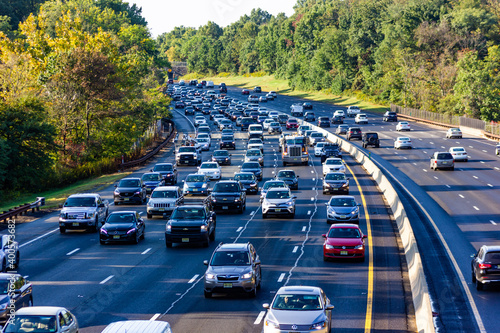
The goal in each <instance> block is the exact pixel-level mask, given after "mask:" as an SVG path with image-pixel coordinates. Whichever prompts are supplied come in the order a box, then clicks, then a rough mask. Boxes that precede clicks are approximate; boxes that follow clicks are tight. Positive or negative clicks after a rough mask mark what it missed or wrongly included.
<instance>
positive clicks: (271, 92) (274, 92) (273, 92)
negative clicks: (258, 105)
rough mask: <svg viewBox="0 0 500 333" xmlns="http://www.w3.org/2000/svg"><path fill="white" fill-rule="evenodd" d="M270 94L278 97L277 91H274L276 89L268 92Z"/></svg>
mask: <svg viewBox="0 0 500 333" xmlns="http://www.w3.org/2000/svg"><path fill="white" fill-rule="evenodd" d="M268 95H271V96H273V98H276V97H278V93H277V92H276V91H274V90H271V91H270V92H268Z"/></svg>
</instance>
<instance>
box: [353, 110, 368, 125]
mask: <svg viewBox="0 0 500 333" xmlns="http://www.w3.org/2000/svg"><path fill="white" fill-rule="evenodd" d="M354 122H355V123H356V124H368V117H367V116H366V114H364V113H358V114H357V115H356V118H354Z"/></svg>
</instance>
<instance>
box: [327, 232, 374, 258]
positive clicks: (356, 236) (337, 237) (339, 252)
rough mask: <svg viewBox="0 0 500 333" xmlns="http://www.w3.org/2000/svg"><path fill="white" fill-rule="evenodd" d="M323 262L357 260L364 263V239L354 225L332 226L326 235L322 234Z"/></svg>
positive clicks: (364, 236)
mask: <svg viewBox="0 0 500 333" xmlns="http://www.w3.org/2000/svg"><path fill="white" fill-rule="evenodd" d="M323 238H324V239H325V242H324V243H323V260H324V261H328V260H330V259H357V260H359V261H365V239H366V238H367V236H366V235H364V234H363V232H362V231H361V229H360V228H359V226H358V225H356V224H350V223H340V224H332V225H331V226H330V229H329V230H328V233H326V234H323Z"/></svg>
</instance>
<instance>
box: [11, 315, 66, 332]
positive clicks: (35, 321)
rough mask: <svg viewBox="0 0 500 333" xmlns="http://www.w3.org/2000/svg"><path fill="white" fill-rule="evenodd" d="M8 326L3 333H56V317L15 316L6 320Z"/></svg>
mask: <svg viewBox="0 0 500 333" xmlns="http://www.w3.org/2000/svg"><path fill="white" fill-rule="evenodd" d="M8 323H9V324H8V325H7V327H6V328H5V331H3V332H9V333H17V332H32V333H45V332H56V330H57V326H56V317H55V316H42V315H38V316H35V315H33V316H28V315H26V316H23V315H17V314H16V316H15V317H14V316H13V318H11V319H10V320H8Z"/></svg>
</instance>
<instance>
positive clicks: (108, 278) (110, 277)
mask: <svg viewBox="0 0 500 333" xmlns="http://www.w3.org/2000/svg"><path fill="white" fill-rule="evenodd" d="M114 277H115V276H114V275H110V276H108V277H107V278H105V279H104V280H102V281H101V282H99V284H105V283H106V282H108V281H109V280H111V279H112V278H114Z"/></svg>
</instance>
